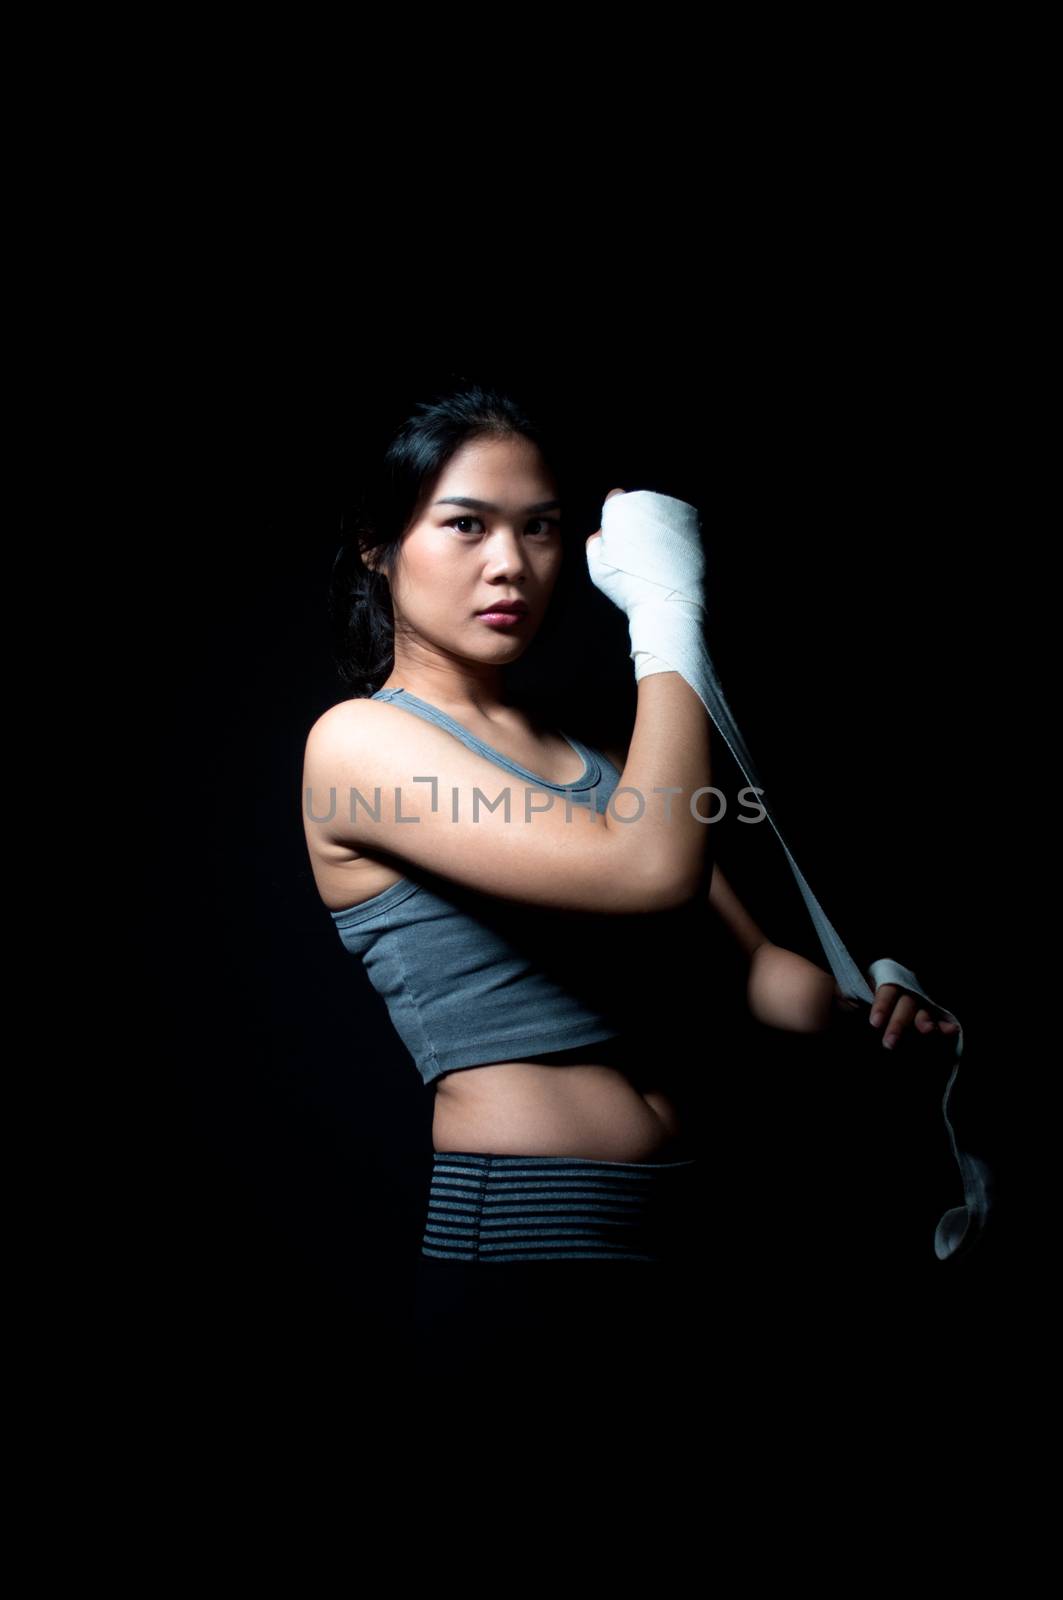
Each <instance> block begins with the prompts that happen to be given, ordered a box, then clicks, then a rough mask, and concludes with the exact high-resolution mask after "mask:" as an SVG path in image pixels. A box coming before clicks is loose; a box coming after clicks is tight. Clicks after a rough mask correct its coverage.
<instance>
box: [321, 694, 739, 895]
mask: <svg viewBox="0 0 1063 1600" xmlns="http://www.w3.org/2000/svg"><path fill="white" fill-rule="evenodd" d="M709 730H710V719H709V715H708V712H707V711H706V710H705V707H704V706H703V704H702V702H701V700H700V699H699V698H698V696H697V695H696V694H695V693H694V691H693V689H691V688H690V686H689V684H688V683H687V682H686V680H685V679H684V678H682V677H681V676H680V675H679V673H677V672H661V673H655V674H652V675H651V676H649V677H646V678H644V679H642V680H641V681H640V682H639V684H638V707H637V712H636V717H635V727H634V731H633V733H632V736H631V744H630V748H629V751H628V757H627V761H626V763H625V765H624V770H623V773H622V775H621V781H620V786H619V787H618V792H617V794H616V796H615V798H614V800H613V802H611V804H610V806H609V807H608V808H607V809H606V811H605V812H604V813H601V814H600V813H598V812H597V811H594V810H593V809H591V807H590V806H589V805H588V804H587V803H586V801H585V802H584V803H583V804H575V803H571V804H570V803H568V802H567V800H566V797H565V796H564V795H563V794H556V793H552V792H551V791H548V790H542V789H535V788H534V787H533V786H530V785H527V784H526V783H525V781H524V780H523V779H522V778H519V777H517V776H516V775H515V774H511V773H508V772H506V771H505V769H504V768H502V767H499V766H497V765H496V764H495V763H494V762H492V761H489V760H487V758H486V757H484V756H481V755H479V754H478V753H477V752H476V751H474V750H470V749H469V748H468V747H467V746H465V745H464V744H462V743H461V741H460V740H458V739H456V738H455V736H454V735H453V734H451V733H448V732H447V731H446V730H445V729H443V728H439V727H436V726H435V725H434V724H432V723H426V722H425V721H423V720H422V719H420V718H416V719H415V718H413V717H411V716H410V714H409V712H406V711H402V710H400V709H398V708H397V707H394V706H389V705H388V704H387V703H386V702H383V701H379V700H370V699H355V700H344V701H341V702H340V703H339V704H338V705H335V706H333V707H331V708H330V710H328V711H326V712H325V713H324V715H323V716H321V717H319V718H318V720H317V722H316V723H315V724H314V726H313V727H312V728H311V730H310V733H309V735H308V737H307V743H306V754H305V760H304V767H303V784H302V797H303V819H304V826H305V828H306V831H307V835H308V837H309V836H310V835H311V834H312V833H313V832H315V831H316V832H317V833H319V835H321V836H322V837H324V838H325V839H327V840H328V841H330V842H331V843H333V844H337V843H338V844H344V845H347V846H350V847H353V848H354V849H356V850H360V851H364V852H366V853H368V854H373V853H378V854H379V855H380V857H381V858H382V859H387V860H394V861H396V862H398V863H399V864H400V865H401V864H402V863H409V864H411V865H413V866H416V867H422V868H426V869H427V870H429V871H430V872H433V873H437V874H439V875H440V876H441V877H444V878H450V879H452V880H453V881H454V882H456V883H459V884H463V885H465V886H467V887H469V888H473V889H477V890H479V891H480V892H481V893H484V894H491V895H497V896H499V897H500V898H503V899H506V900H516V901H521V902H524V903H526V904H528V905H540V906H553V907H557V908H558V909H562V910H573V911H592V912H638V911H646V912H653V911H661V910H667V909H670V908H672V907H675V906H678V905H682V904H684V903H685V902H686V901H688V900H690V899H691V898H693V897H694V896H695V895H697V894H698V893H699V891H700V889H701V887H702V886H703V884H704V879H705V873H706V870H707V867H708V863H709V860H710V851H709V844H708V833H709V826H710V825H709V824H708V823H707V822H704V821H699V820H698V814H699V813H701V814H704V813H705V812H706V811H707V810H708V809H710V808H709V806H708V805H707V803H706V797H705V796H701V797H700V798H699V799H697V800H696V801H695V802H694V805H693V806H692V805H691V797H692V795H693V794H694V791H695V790H697V789H700V788H703V787H704V786H706V785H708V784H710V783H711V782H712V777H711V765H710V757H711V749H710V734H709ZM621 789H622V790H624V791H625V792H623V793H621V792H620V790H621ZM507 791H508V796H509V804H508V818H507V814H506V809H507V808H506V804H505V796H506V792H507ZM628 791H633V792H628ZM477 794H478V795H479V800H478V802H477ZM492 807H494V808H493V809H492ZM374 813H378V814H377V815H374ZM315 818H320V819H321V820H319V821H316V820H314V819H315ZM625 818H627V819H629V820H623V819H625Z"/></svg>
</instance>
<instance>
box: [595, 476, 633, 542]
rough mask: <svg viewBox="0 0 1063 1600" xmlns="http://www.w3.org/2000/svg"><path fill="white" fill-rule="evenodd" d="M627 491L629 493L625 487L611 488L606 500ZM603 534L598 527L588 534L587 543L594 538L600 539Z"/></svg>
mask: <svg viewBox="0 0 1063 1600" xmlns="http://www.w3.org/2000/svg"><path fill="white" fill-rule="evenodd" d="M626 493H627V491H626V490H625V489H610V490H609V493H608V494H607V495H606V497H605V498H606V500H611V499H612V498H613V496H614V494H626ZM601 534H602V530H601V528H596V529H595V531H594V532H593V533H590V534H588V535H587V543H588V544H590V542H591V540H592V539H600V538H601Z"/></svg>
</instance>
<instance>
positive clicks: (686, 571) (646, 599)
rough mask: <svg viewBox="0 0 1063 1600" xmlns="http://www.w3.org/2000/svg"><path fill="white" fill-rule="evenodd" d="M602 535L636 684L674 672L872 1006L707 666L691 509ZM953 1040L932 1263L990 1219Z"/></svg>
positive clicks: (646, 503) (644, 510)
mask: <svg viewBox="0 0 1063 1600" xmlns="http://www.w3.org/2000/svg"><path fill="white" fill-rule="evenodd" d="M601 530H602V531H601V537H600V538H598V539H592V540H591V541H590V542H589V543H588V545H587V565H588V569H589V571H590V574H591V579H592V581H593V582H594V584H595V586H596V587H597V588H599V589H601V590H602V592H603V593H604V594H606V595H608V596H609V598H610V599H611V600H612V601H613V602H614V604H616V605H617V606H619V607H620V609H621V610H622V611H624V612H625V613H626V614H627V616H628V621H629V624H630V633H631V645H632V648H631V656H632V659H633V661H634V662H635V676H636V679H641V678H643V677H646V676H648V675H649V674H651V673H656V672H678V673H679V675H680V677H682V678H684V679H685V680H686V682H687V683H689V685H690V687H691V688H692V689H693V690H694V692H695V694H697V696H698V698H699V699H700V700H701V702H702V704H703V705H704V706H705V709H706V710H707V711H708V713H709V715H710V717H711V718H712V720H713V722H714V724H715V726H716V728H717V730H718V731H719V733H720V735H721V736H722V738H723V739H724V740H725V742H726V744H727V746H728V749H729V750H730V751H731V754H732V755H733V756H734V758H735V761H736V762H737V763H738V766H739V768H740V770H741V771H742V773H743V774H744V776H745V778H746V781H747V782H748V783H749V784H750V785H751V787H752V788H754V789H756V790H757V791H758V794H759V797H760V803H761V805H762V806H763V807H764V810H765V813H766V815H767V817H768V821H769V822H770V823H771V825H772V827H773V828H774V829H775V833H776V835H777V837H778V839H779V843H780V844H781V845H782V847H783V851H784V852H785V855H786V859H787V860H788V862H789V863H790V867H791V869H792V870H793V874H794V877H795V878H796V880H797V885H798V888H799V889H800V891H801V894H802V897H803V899H804V902H805V905H806V906H807V907H808V911H809V914H810V916H811V918H812V923H813V926H814V927H815V930H816V934H817V936H818V938H819V941H820V944H821V945H822V947H823V952H824V955H825V956H826V958H827V961H828V963H829V965H830V968H831V971H832V972H833V974H834V977H835V979H836V981H837V983H838V987H839V989H840V990H841V992H842V994H843V995H845V996H846V997H847V998H849V999H852V1000H861V1001H864V1002H865V1003H867V1004H869V1005H870V1003H871V1002H872V1001H873V1000H874V990H873V989H872V988H871V987H870V985H869V984H868V982H867V980H866V979H865V978H864V977H863V975H862V973H861V972H860V969H859V968H858V967H857V965H856V963H855V962H854V961H853V958H852V956H851V955H850V954H849V952H848V950H847V949H846V947H845V945H844V944H843V942H842V940H841V939H840V938H839V936H838V934H837V933H836V931H835V929H834V927H833V926H832V925H831V922H830V920H829V918H828V917H827V914H826V912H825V911H824V910H823V907H822V906H821V905H820V903H819V901H818V900H817V899H816V896H815V895H814V894H813V892H812V889H811V887H810V886H809V884H808V882H807V880H806V879H805V876H804V874H803V873H802V871H801V869H800V867H799V866H798V865H797V862H796V861H795V860H794V858H793V856H792V854H791V853H790V848H789V846H788V845H787V843H786V840H785V839H784V838H783V836H782V834H781V833H780V831H779V828H778V825H777V823H776V821H775V818H774V817H773V816H772V813H771V807H770V806H769V805H768V804H767V802H766V800H765V799H764V791H763V785H762V784H761V782H760V780H759V777H758V775H757V772H756V769H755V767H754V765H753V760H752V757H751V756H750V754H749V751H748V750H747V748H746V745H745V741H744V740H743V738H742V735H741V733H740V732H739V729H738V725H737V723H736V722H735V720H734V717H733V716H732V715H731V710H730V707H729V706H728V704H727V701H726V699H725V698H724V694H723V689H722V687H721V685H720V681H719V679H718V677H717V675H716V669H715V667H714V666H713V663H712V660H711V658H710V656H709V651H708V646H707V644H706V641H705V629H704V623H705V595H704V577H705V558H704V551H703V547H702V544H701V537H700V532H699V523H698V513H697V510H696V508H695V507H694V506H691V505H688V504H687V503H686V502H685V501H683V500H677V499H675V498H674V497H673V496H671V495H666V494H657V493H656V492H654V491H653V490H649V489H637V490H634V491H632V492H631V493H629V494H618V495H613V496H612V497H611V498H610V499H608V500H606V501H605V503H604V505H603V506H602V520H601ZM868 971H869V976H870V977H871V979H872V981H873V983H874V985H875V987H876V988H877V987H878V986H879V984H883V983H895V984H898V985H899V986H900V987H901V988H902V989H906V990H907V991H909V992H910V993H911V994H916V995H919V996H920V997H921V998H922V999H923V1000H925V1001H926V1002H927V1004H928V1005H930V1006H933V1007H935V1008H936V1009H937V1010H938V1011H941V1012H943V1014H944V1020H946V1021H950V1022H956V1023H957V1024H959V1019H958V1018H957V1017H956V1016H954V1014H953V1013H952V1012H951V1011H947V1010H945V1008H944V1007H942V1006H940V1005H938V1002H937V1001H935V1000H932V999H931V998H930V996H929V995H928V994H927V993H926V991H925V990H924V989H923V988H922V986H921V985H920V984H919V982H918V981H917V979H916V977H915V974H914V973H913V972H911V971H910V970H909V969H908V968H907V967H902V966H901V965H900V964H899V963H898V962H896V961H890V960H888V959H886V958H883V959H882V960H879V961H873V962H872V963H871V965H870V967H869V969H868ZM953 1038H954V1039H955V1060H954V1062H953V1067H952V1071H951V1073H950V1075H949V1080H948V1083H947V1084H946V1086H945V1094H944V1097H943V1100H942V1105H941V1109H942V1113H943V1115H944V1118H945V1127H946V1129H947V1131H948V1137H949V1143H950V1145H951V1147H952V1153H953V1156H954V1157H955V1160H956V1164H957V1166H958V1167H959V1170H960V1176H961V1178H962V1180H963V1195H964V1201H963V1205H961V1206H953V1207H952V1208H951V1209H950V1210H948V1211H946V1212H945V1214H944V1216H943V1217H942V1218H941V1220H940V1222H939V1223H938V1225H937V1227H936V1229H935V1230H934V1253H935V1255H936V1256H937V1257H938V1259H939V1260H941V1261H944V1260H947V1259H948V1258H949V1257H951V1256H955V1255H957V1254H958V1253H959V1252H960V1251H961V1249H970V1248H971V1246H972V1245H973V1244H974V1243H975V1242H976V1240H977V1239H978V1238H979V1236H980V1235H981V1232H982V1230H983V1228H984V1227H985V1224H986V1221H987V1219H988V1217H989V1213H990V1210H991V1209H992V1196H993V1190H994V1179H993V1174H992V1171H991V1169H990V1168H989V1167H988V1166H987V1165H986V1163H985V1162H984V1161H982V1160H980V1159H979V1158H978V1157H977V1156H974V1155H971V1154H970V1152H969V1151H966V1150H962V1149H961V1148H960V1146H959V1144H958V1142H957V1139H956V1132H955V1129H954V1127H953V1123H952V1120H951V1117H950V1105H951V1097H952V1091H953V1087H954V1085H955V1083H956V1078H957V1075H958V1073H959V1067H960V1057H961V1056H962V1054H963V1027H962V1025H959V1026H958V1027H957V1032H956V1034H955V1035H953ZM953 1115H955V1112H953Z"/></svg>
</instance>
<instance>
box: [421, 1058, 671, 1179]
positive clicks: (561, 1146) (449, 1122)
mask: <svg viewBox="0 0 1063 1600" xmlns="http://www.w3.org/2000/svg"><path fill="white" fill-rule="evenodd" d="M625 1055H626V1051H625V1047H624V1043H623V1041H622V1040H608V1041H606V1042H605V1043H604V1044H594V1045H590V1046H584V1047H582V1048H581V1049H579V1050H566V1051H557V1052H552V1053H551V1054H550V1055H543V1056H535V1057H533V1058H532V1059H530V1060H526V1061H504V1062H499V1061H493V1062H491V1063H490V1064H489V1065H487V1066H477V1067H464V1068H462V1069H461V1070H460V1071H457V1072H448V1073H446V1074H445V1075H444V1076H443V1077H442V1078H437V1079H436V1080H435V1090H436V1096H435V1111H434V1115H433V1120H432V1144H433V1146H434V1147H435V1149H436V1150H480V1151H485V1152H488V1153H492V1154H495V1155H520V1156H582V1157H584V1158H585V1159H590V1160H596V1161H656V1160H679V1159H682V1158H683V1157H685V1156H687V1155H688V1154H689V1153H690V1152H689V1151H688V1149H687V1146H686V1144H685V1143H684V1140H683V1136H682V1131H681V1129H680V1125H679V1113H678V1111H677V1109H676V1106H675V1104H674V1102H673V1101H672V1100H671V1099H669V1097H668V1096H667V1095H666V1094H664V1093H663V1092H662V1091H659V1090H654V1089H652V1088H650V1089H643V1088H641V1087H636V1084H635V1083H634V1082H633V1081H632V1078H631V1076H630V1074H629V1071H625Z"/></svg>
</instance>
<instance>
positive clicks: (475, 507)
mask: <svg viewBox="0 0 1063 1600" xmlns="http://www.w3.org/2000/svg"><path fill="white" fill-rule="evenodd" d="M432 504H433V505H437V506H468V507H469V510H470V511H495V512H498V513H499V514H501V511H502V507H501V506H494V505H492V504H491V502H490V500H470V499H469V497H468V495H462V494H456V495H451V496H449V497H448V498H447V499H446V500H433V502H432ZM560 509H561V502H560V500H540V501H539V502H538V504H537V505H534V506H525V507H524V515H525V516H530V515H531V513H532V512H533V511H535V512H538V511H560Z"/></svg>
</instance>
